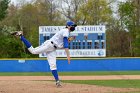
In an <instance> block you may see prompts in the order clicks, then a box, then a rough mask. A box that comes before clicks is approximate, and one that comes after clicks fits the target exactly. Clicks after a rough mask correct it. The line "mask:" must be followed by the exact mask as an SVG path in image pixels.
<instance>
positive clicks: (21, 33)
mask: <svg viewBox="0 0 140 93" xmlns="http://www.w3.org/2000/svg"><path fill="white" fill-rule="evenodd" d="M11 35H14V36H21V35H23V32H22V31H15V32H12V33H11Z"/></svg>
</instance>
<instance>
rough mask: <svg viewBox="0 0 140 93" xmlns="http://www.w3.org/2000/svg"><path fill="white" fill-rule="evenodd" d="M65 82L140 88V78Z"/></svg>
mask: <svg viewBox="0 0 140 93" xmlns="http://www.w3.org/2000/svg"><path fill="white" fill-rule="evenodd" d="M63 82H65V83H77V84H88V85H98V86H108V87H117V88H140V80H64V81H63Z"/></svg>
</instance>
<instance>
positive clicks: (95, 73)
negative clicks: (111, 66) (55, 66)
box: [0, 71, 140, 76]
mask: <svg viewBox="0 0 140 93" xmlns="http://www.w3.org/2000/svg"><path fill="white" fill-rule="evenodd" d="M58 73H59V75H61V76H70V75H71V76H88V75H89V76H96V75H140V71H89V72H59V71H58ZM0 76H51V72H0Z"/></svg>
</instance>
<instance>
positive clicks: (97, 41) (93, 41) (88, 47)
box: [39, 25, 106, 57]
mask: <svg viewBox="0 0 140 93" xmlns="http://www.w3.org/2000/svg"><path fill="white" fill-rule="evenodd" d="M63 28H65V26H39V42H40V44H41V43H43V42H44V41H45V38H47V40H48V39H50V38H51V37H52V36H53V35H54V34H55V33H56V32H58V31H60V30H61V29H63ZM105 31H106V28H105V26H102V25H96V26H77V27H76V29H75V31H74V32H71V33H70V36H73V37H74V40H73V41H71V42H70V44H69V45H70V47H69V48H70V56H71V57H105V56H106V33H105ZM56 55H57V57H66V53H65V50H64V49H60V50H56ZM39 57H46V54H45V53H43V54H40V55H39Z"/></svg>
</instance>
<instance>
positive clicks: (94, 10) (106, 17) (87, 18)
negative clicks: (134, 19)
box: [77, 0, 112, 25]
mask: <svg viewBox="0 0 140 93" xmlns="http://www.w3.org/2000/svg"><path fill="white" fill-rule="evenodd" d="M77 17H78V18H79V20H80V21H82V24H83V25H85V24H87V25H99V24H106V23H108V22H109V21H110V20H111V19H112V10H111V8H110V7H109V6H108V2H107V1H106V0H88V2H86V3H83V5H81V6H80V9H79V11H78V14H77Z"/></svg>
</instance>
